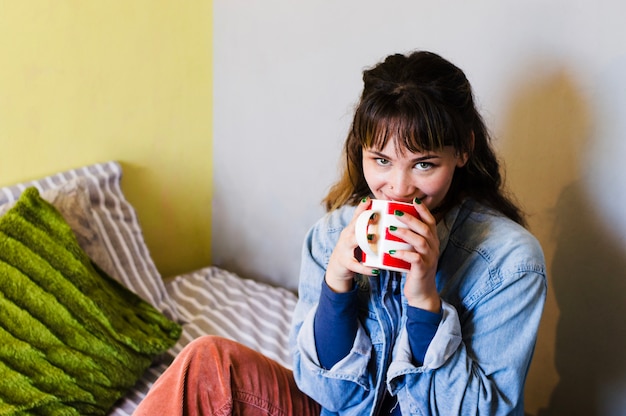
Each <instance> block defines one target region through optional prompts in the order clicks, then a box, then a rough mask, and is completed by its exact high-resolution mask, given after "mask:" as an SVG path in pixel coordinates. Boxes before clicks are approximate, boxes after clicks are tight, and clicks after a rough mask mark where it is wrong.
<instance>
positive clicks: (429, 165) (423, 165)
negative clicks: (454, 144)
mask: <svg viewBox="0 0 626 416" xmlns="http://www.w3.org/2000/svg"><path fill="white" fill-rule="evenodd" d="M433 166H434V165H433V164H432V163H429V162H419V163H417V164H416V165H415V168H416V169H418V170H428V169H431V168H432V167H433Z"/></svg>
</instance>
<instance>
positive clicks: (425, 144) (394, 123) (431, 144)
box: [353, 93, 457, 152]
mask: <svg viewBox="0 0 626 416" xmlns="http://www.w3.org/2000/svg"><path fill="white" fill-rule="evenodd" d="M373 95H377V94H373ZM368 98H369V99H368ZM368 98H365V99H364V100H363V102H362V103H361V105H360V106H359V108H358V109H357V111H356V114H355V118H354V123H353V134H354V135H355V137H356V138H357V139H358V141H359V142H360V144H361V145H362V146H363V147H364V148H373V149H377V150H380V149H383V148H384V147H385V146H386V145H387V143H389V140H394V141H395V142H396V148H398V149H406V150H407V151H410V152H424V151H430V150H439V149H442V148H443V147H444V146H454V147H455V148H456V147H457V146H456V145H455V140H454V135H453V134H450V133H451V132H450V131H449V127H448V126H450V125H452V123H451V120H450V116H449V115H448V114H446V112H445V111H444V110H443V109H442V108H439V107H438V106H436V105H435V104H434V103H433V102H432V101H430V100H428V99H427V98H426V97H424V96H423V95H422V94H417V97H416V94H414V93H413V94H411V95H409V94H402V93H400V94H388V95H386V96H385V97H381V96H380V95H378V96H377V97H373V96H370V97H368ZM383 98H384V99H383Z"/></svg>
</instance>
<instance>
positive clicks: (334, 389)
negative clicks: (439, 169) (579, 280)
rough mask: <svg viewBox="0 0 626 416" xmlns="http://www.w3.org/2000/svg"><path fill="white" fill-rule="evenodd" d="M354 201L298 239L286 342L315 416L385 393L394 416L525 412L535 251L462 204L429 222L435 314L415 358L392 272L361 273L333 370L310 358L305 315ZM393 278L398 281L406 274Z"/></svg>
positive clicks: (363, 405) (541, 276) (491, 216)
mask: <svg viewBox="0 0 626 416" xmlns="http://www.w3.org/2000/svg"><path fill="white" fill-rule="evenodd" d="M353 213H354V207H343V208H341V209H339V210H336V211H333V212H331V213H329V214H327V215H326V216H324V217H323V218H322V219H320V220H319V221H318V222H317V224H315V225H314V226H313V227H312V228H311V230H310V231H309V233H308V234H307V237H306V239H305V242H304V246H303V255H302V265H301V273H300V285H299V300H298V304H297V305H296V309H295V312H294V317H293V326H292V331H291V336H290V344H291V349H292V353H293V357H294V367H293V371H294V376H295V379H296V382H297V384H298V386H299V388H300V389H301V390H302V391H303V392H305V393H306V394H307V395H309V396H310V397H311V398H313V399H314V400H315V401H317V402H318V403H320V405H321V406H322V408H323V410H322V415H355V416H356V415H358V416H363V415H376V414H377V412H378V409H379V407H380V405H381V402H382V399H383V397H384V394H385V390H386V389H387V390H388V392H389V393H390V394H393V395H397V398H398V402H399V405H400V408H401V411H402V415H404V416H407V415H470V414H471V415H476V414H479V415H523V414H524V403H523V399H524V383H525V380H526V375H527V373H528V368H529V366H530V362H531V358H532V355H533V350H534V346H535V341H536V336H537V329H538V326H539V321H540V318H541V314H542V311H543V305H544V302H545V297H546V291H547V288H546V273H545V260H544V257H543V252H542V250H541V247H540V245H539V243H538V242H537V240H536V239H535V238H534V237H533V236H532V235H531V234H530V233H529V232H528V231H526V230H525V229H524V228H523V227H521V226H519V225H518V224H516V223H514V222H513V221H511V220H509V219H507V218H505V217H503V216H502V215H499V214H498V213H496V212H494V211H491V210H489V209H488V208H486V207H484V206H482V205H480V204H478V203H476V202H474V201H471V200H469V201H465V202H464V203H463V204H462V205H461V206H459V207H457V208H456V209H454V210H452V211H451V212H450V213H449V214H448V215H447V216H446V218H445V219H444V220H442V221H440V223H439V224H438V227H437V231H438V235H439V240H440V252H441V254H440V259H439V266H438V270H437V277H436V283H437V289H438V291H439V294H440V296H441V299H442V310H443V318H442V320H441V323H440V324H439V328H438V330H437V332H436V334H435V336H434V338H433V340H432V341H431V343H430V345H429V347H428V350H427V351H426V356H425V359H424V363H423V365H422V366H419V367H416V366H415V365H414V364H413V360H412V356H411V348H410V345H409V341H408V336H407V332H406V325H405V323H406V307H407V302H406V299H405V298H404V294H403V293H402V302H401V303H400V304H399V303H398V302H397V300H395V299H397V297H394V296H393V295H392V291H393V287H392V286H393V281H397V280H396V279H392V278H391V273H389V272H386V271H382V272H381V274H380V275H378V276H374V277H368V276H357V278H356V284H357V286H358V289H359V296H358V297H359V329H358V331H357V335H356V339H355V342H354V344H353V346H352V350H351V351H350V353H349V354H348V355H347V356H346V357H345V358H343V359H342V360H340V361H339V362H338V363H337V364H335V365H334V366H333V367H332V368H331V369H324V368H323V367H322V366H321V365H320V363H319V360H318V358H317V352H316V348H315V337H314V330H313V328H314V325H313V320H314V316H315V311H316V307H317V303H318V299H319V296H320V290H321V286H322V282H323V279H324V274H325V271H326V266H327V264H328V261H329V259H330V255H331V253H332V252H333V249H334V247H335V244H336V243H337V241H338V239H339V234H340V233H341V231H342V230H343V228H344V227H345V226H346V225H347V224H348V223H349V222H350V220H351V219H352V216H353ZM401 284H402V285H403V284H404V276H402V281H401Z"/></svg>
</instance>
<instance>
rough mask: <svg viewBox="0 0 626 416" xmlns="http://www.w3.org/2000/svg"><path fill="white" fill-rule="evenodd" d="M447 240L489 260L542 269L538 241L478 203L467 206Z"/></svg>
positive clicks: (513, 223) (513, 222) (527, 231)
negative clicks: (523, 264)
mask: <svg viewBox="0 0 626 416" xmlns="http://www.w3.org/2000/svg"><path fill="white" fill-rule="evenodd" d="M450 241H451V242H452V241H453V242H454V244H455V245H457V246H459V247H464V248H465V249H467V250H471V251H476V252H478V253H480V254H481V255H482V256H483V257H484V258H485V259H487V260H490V261H498V262H501V261H506V262H514V263H517V264H520V263H526V264H528V265H529V266H532V267H544V263H545V259H544V255H543V250H542V248H541V244H540V243H539V241H538V240H537V238H536V237H535V236H534V235H533V234H532V233H531V232H530V231H529V230H528V229H526V228H524V227H523V226H522V225H520V224H518V223H516V222H515V221H513V220H511V219H510V218H508V217H506V216H504V215H502V214H501V213H499V212H498V211H495V210H493V209H490V208H488V207H486V206H484V205H481V204H479V203H476V202H474V203H470V204H466V206H464V208H463V209H461V212H460V213H459V216H458V217H457V222H456V223H455V224H454V225H453V227H452V231H451V234H450Z"/></svg>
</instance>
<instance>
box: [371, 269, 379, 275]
mask: <svg viewBox="0 0 626 416" xmlns="http://www.w3.org/2000/svg"><path fill="white" fill-rule="evenodd" d="M372 274H373V275H376V276H377V275H379V274H380V270H378V269H373V270H372Z"/></svg>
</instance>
